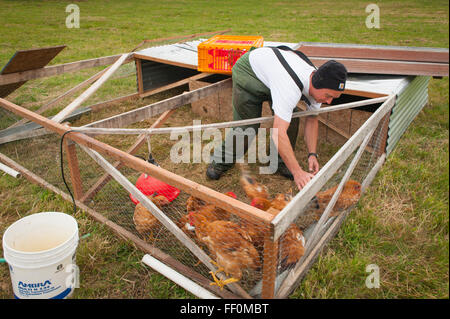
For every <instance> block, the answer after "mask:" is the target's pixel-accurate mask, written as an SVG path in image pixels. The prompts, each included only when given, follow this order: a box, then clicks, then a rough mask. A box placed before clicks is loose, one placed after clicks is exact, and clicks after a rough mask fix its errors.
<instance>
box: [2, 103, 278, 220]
mask: <svg viewBox="0 0 450 319" xmlns="http://www.w3.org/2000/svg"><path fill="white" fill-rule="evenodd" d="M0 105H1V106H2V107H4V108H5V109H7V110H9V111H11V112H13V113H15V114H17V115H19V116H22V117H25V118H28V119H29V120H31V121H33V122H36V123H38V124H40V125H42V126H43V127H45V128H46V129H48V130H50V131H52V132H54V133H56V134H58V135H62V134H64V133H65V132H67V131H68V128H67V127H66V126H64V125H61V124H59V123H56V122H54V121H52V120H49V119H47V118H45V117H43V116H41V115H39V114H35V113H33V112H32V111H30V110H27V109H26V108H23V107H21V106H18V105H16V104H14V103H12V102H10V101H7V100H5V99H2V98H0ZM70 139H71V140H73V141H74V142H76V143H78V144H79V145H83V146H87V147H89V148H90V149H93V150H95V151H97V152H100V153H102V154H105V155H107V156H110V157H112V158H113V159H115V160H117V161H121V162H123V163H124V164H125V165H126V166H127V167H130V168H132V169H134V170H136V171H139V172H143V173H146V174H148V175H150V176H153V177H154V178H156V179H159V180H161V181H163V182H165V183H167V184H169V185H172V186H174V187H177V188H179V189H180V190H182V191H185V192H187V193H189V194H191V195H193V196H195V197H198V198H200V199H201V200H204V201H206V202H208V203H211V204H214V205H217V206H220V207H221V208H223V209H225V210H226V211H229V212H231V213H233V214H235V215H238V216H239V217H242V218H244V219H246V220H249V221H250V222H253V223H258V222H263V223H265V224H268V223H270V222H271V220H272V218H273V216H272V214H270V213H267V212H265V211H262V210H260V209H258V208H255V207H253V206H251V205H248V204H246V203H243V202H241V201H239V200H236V199H234V198H230V197H229V196H227V195H225V194H222V193H220V192H216V191H215V190H212V189H210V188H209V187H206V186H203V185H201V184H198V183H195V182H193V181H191V180H188V179H186V178H184V177H182V176H179V175H177V174H174V173H172V172H170V171H167V170H165V169H163V168H161V167H158V166H155V165H152V164H150V163H148V162H147V161H144V160H142V159H140V158H137V157H135V156H133V155H130V154H128V153H126V152H124V151H121V150H119V149H116V148H115V147H112V146H110V145H108V144H105V143H102V142H100V141H98V140H96V139H94V138H92V137H89V136H87V135H85V134H82V133H78V132H71V133H70Z"/></svg>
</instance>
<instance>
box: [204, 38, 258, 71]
mask: <svg viewBox="0 0 450 319" xmlns="http://www.w3.org/2000/svg"><path fill="white" fill-rule="evenodd" d="M263 44H264V38H263V37H260V36H238V35H216V36H214V37H212V38H211V39H209V40H206V41H204V42H202V43H200V44H199V45H198V68H197V70H198V71H200V72H207V73H221V74H228V75H230V74H231V68H232V67H233V65H234V64H235V63H236V61H237V60H238V59H239V58H240V57H241V56H242V55H243V54H245V53H246V52H247V51H248V50H250V48H251V47H262V46H263Z"/></svg>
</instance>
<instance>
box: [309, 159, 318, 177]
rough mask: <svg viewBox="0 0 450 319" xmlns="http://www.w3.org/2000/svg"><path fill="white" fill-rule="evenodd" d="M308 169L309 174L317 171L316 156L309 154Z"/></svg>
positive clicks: (314, 173)
mask: <svg viewBox="0 0 450 319" xmlns="http://www.w3.org/2000/svg"><path fill="white" fill-rule="evenodd" d="M308 169H309V172H310V173H311V174H313V175H316V174H317V172H318V171H319V162H318V161H317V157H315V156H310V157H309V158H308Z"/></svg>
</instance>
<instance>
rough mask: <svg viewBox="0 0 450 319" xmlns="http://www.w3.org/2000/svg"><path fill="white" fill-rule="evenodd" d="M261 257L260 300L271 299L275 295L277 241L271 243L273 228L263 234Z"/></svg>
mask: <svg viewBox="0 0 450 319" xmlns="http://www.w3.org/2000/svg"><path fill="white" fill-rule="evenodd" d="M263 256H264V257H263V261H264V263H263V277H262V289H261V298H263V299H272V298H273V297H274V295H275V280H276V277H277V265H278V241H273V227H270V228H268V229H267V230H266V232H265V236H264V253H263Z"/></svg>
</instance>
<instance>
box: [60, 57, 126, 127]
mask: <svg viewBox="0 0 450 319" xmlns="http://www.w3.org/2000/svg"><path fill="white" fill-rule="evenodd" d="M129 56H130V54H129V53H125V54H122V56H121V57H120V58H119V59H117V61H116V62H114V64H113V65H111V67H109V68H108V70H107V71H106V72H105V73H103V74H102V76H101V77H100V78H99V79H98V80H97V81H96V82H95V83H94V84H92V85H91V86H90V87H89V88H88V89H87V90H86V91H84V92H83V93H82V94H81V95H80V96H79V97H77V98H76V99H75V100H73V101H72V103H70V104H69V105H67V106H66V107H65V108H64V109H63V110H61V111H60V112H59V113H58V114H56V115H55V116H54V117H53V118H52V120H53V121H55V122H61V121H62V120H63V119H64V118H65V117H66V116H67V115H69V114H70V113H72V112H73V110H75V109H76V108H77V107H78V106H80V105H81V103H83V102H84V101H86V100H87V99H88V98H89V97H90V96H91V95H92V94H94V92H95V91H97V90H98V89H99V88H100V87H101V86H102V85H103V84H104V83H105V82H106V80H108V79H109V78H110V77H111V75H113V73H114V72H115V71H116V70H117V69H118V68H119V67H120V66H121V65H122V64H123V63H124V61H125V60H126V59H127V58H128V57H129Z"/></svg>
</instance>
